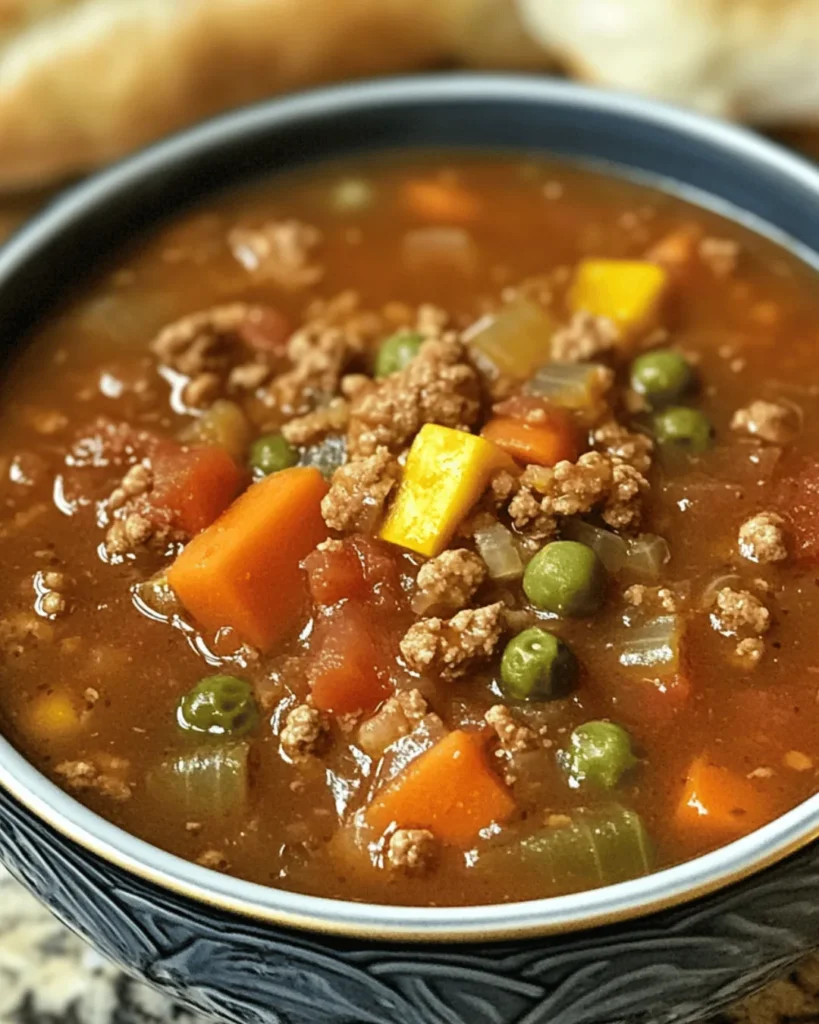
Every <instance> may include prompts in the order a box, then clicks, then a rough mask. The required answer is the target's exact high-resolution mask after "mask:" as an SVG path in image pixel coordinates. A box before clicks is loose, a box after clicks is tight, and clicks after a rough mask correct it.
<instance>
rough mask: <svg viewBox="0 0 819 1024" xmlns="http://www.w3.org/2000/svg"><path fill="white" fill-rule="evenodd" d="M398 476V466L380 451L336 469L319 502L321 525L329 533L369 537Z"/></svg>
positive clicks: (386, 454) (386, 451) (381, 449)
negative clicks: (364, 534)
mask: <svg viewBox="0 0 819 1024" xmlns="http://www.w3.org/2000/svg"><path fill="white" fill-rule="evenodd" d="M399 475H400V467H399V465H398V462H397V461H396V460H395V459H394V458H393V456H392V455H391V454H390V453H389V451H388V450H387V449H386V448H384V447H380V448H376V450H375V451H374V452H373V454H372V455H366V456H362V457H359V458H354V459H352V460H351V461H350V462H348V463H347V464H346V465H344V466H340V467H339V468H338V469H337V470H336V471H335V473H333V479H332V483H331V484H330V490H329V491H328V492H327V494H326V495H325V497H324V499H323V500H322V502H321V511H322V515H323V516H324V521H325V522H326V523H327V525H328V526H329V527H330V528H331V529H333V530H339V531H342V532H344V531H348V530H356V531H359V532H363V533H371V532H372V531H373V530H374V529H375V527H376V526H377V524H378V521H379V519H380V518H381V515H382V512H383V509H384V502H385V501H386V500H387V497H388V495H389V493H390V491H391V490H392V489H393V487H394V486H395V483H396V481H397V480H398V477H399Z"/></svg>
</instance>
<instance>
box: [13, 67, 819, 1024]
mask: <svg viewBox="0 0 819 1024" xmlns="http://www.w3.org/2000/svg"><path fill="white" fill-rule="evenodd" d="M723 134H724V133H723V132H722V130H721V129H720V127H719V126H717V125H711V124H710V123H709V122H707V121H703V120H701V119H693V120H692V119H691V118H689V117H688V116H687V115H683V114H680V113H677V112H674V111H671V110H666V109H664V108H661V107H658V106H656V105H652V104H640V103H634V102H620V101H618V100H617V99H616V98H611V97H605V96H602V95H601V94H598V93H595V92H593V91H588V90H582V89H577V88H573V87H571V86H566V85H555V84H553V83H544V82H538V81H536V80H531V81H527V80H525V79H517V80H510V79H496V80H492V79H489V78H486V77H484V78H478V77H469V76H465V77H460V78H457V77H443V76H442V77H440V78H437V79H426V81H425V82H424V83H423V84H418V82H417V81H414V82H412V83H410V82H404V83H399V84H388V85H379V84H376V85H371V86H366V87H353V88H347V89H339V90H329V91H326V92H323V93H319V94H316V95H315V96H313V97H309V98H308V99H306V100H291V101H287V102H285V103H279V104H268V105H263V106H261V107H259V108H255V109H252V110H250V111H246V112H242V113H239V114H234V115H230V116H228V117H227V118H223V119H220V120H218V121H216V122H213V123H212V124H210V125H206V126H204V127H202V128H199V129H196V130H194V131H193V132H191V133H187V134H186V135H184V136H181V137H180V138H178V139H176V140H172V141H171V142H169V143H165V144H163V145H161V146H159V147H156V148H154V149H153V150H151V151H148V152H147V153H145V154H141V155H140V156H138V157H136V158H133V159H131V160H129V161H126V162H124V163H123V164H122V165H120V166H119V167H117V168H115V169H113V170H112V171H109V172H106V173H105V174H103V175H102V176H100V177H98V178H97V179H95V180H94V181H93V182H92V183H91V184H90V185H84V186H82V187H81V188H80V189H79V190H78V191H76V192H75V193H73V194H72V195H70V196H69V197H68V198H67V199H64V200H62V201H61V202H60V203H59V204H58V205H57V207H56V208H55V209H54V210H53V211H51V212H48V211H47V212H46V214H45V215H43V216H42V217H41V218H39V220H37V221H35V222H34V224H33V225H32V226H30V227H29V228H27V229H26V230H25V231H24V232H23V233H22V234H21V235H20V236H19V237H18V238H17V239H16V241H15V244H14V246H13V247H12V248H11V249H10V250H7V252H13V258H5V260H4V258H3V255H2V254H1V253H0V325H2V336H1V337H0V344H2V345H3V346H4V347H3V353H5V354H8V353H9V352H10V351H12V350H13V348H14V343H16V342H17V340H18V339H21V338H22V337H23V336H24V335H25V333H26V332H27V331H28V330H29V329H30V328H31V327H32V326H33V325H34V324H35V323H36V321H37V319H38V318H39V317H40V316H41V315H42V314H43V313H44V312H45V311H46V308H47V306H48V301H46V297H48V300H51V301H53V300H55V299H56V298H57V297H58V296H59V294H60V293H61V291H62V290H63V289H64V288H66V287H68V286H70V285H72V284H73V283H75V282H77V281H81V280H82V279H83V277H84V275H85V274H86V273H87V272H88V270H89V269H90V268H91V267H92V266H93V265H94V264H95V263H97V262H98V261H99V260H100V258H102V257H103V256H104V255H105V254H106V253H107V252H109V251H111V250H112V249H114V248H115V247H116V246H118V245H121V244H122V242H123V241H124V240H125V239H127V238H131V237H133V236H134V235H135V234H136V233H138V232H139V231H142V230H143V229H149V228H150V227H151V226H152V225H153V224H155V223H156V222H157V221H158V220H160V219H161V218H162V217H164V216H166V215H168V214H170V213H173V212H177V211H178V210H179V209H180V208H182V207H183V206H184V205H186V204H189V203H192V202H195V201H196V200H198V199H200V198H202V197H203V196H205V195H207V194H208V193H211V192H213V191H214V190H215V189H217V188H223V187H227V186H229V185H231V184H234V183H237V182H239V181H242V180H247V179H248V178H249V177H252V176H255V175H260V174H267V173H270V172H271V171H276V170H279V169H284V168H289V167H293V166H296V165H298V164H300V163H304V162H309V161H313V160H316V159H323V158H326V157H328V156H337V155H341V154H344V153H350V152H354V151H358V150H364V149H367V150H369V149H374V148H385V147H401V146H407V145H423V146H427V147H435V146H447V147H449V146H466V147H483V148H487V147H490V148H495V149H498V148H509V149H513V150H517V151H526V150H532V151H537V150H540V151H542V150H549V151H552V152H555V153H558V154H562V155H565V156H569V157H574V158H580V159H583V160H595V161H608V162H612V163H615V164H618V165H621V166H625V167H626V168H628V169H629V170H630V171H631V172H635V171H636V172H638V173H641V174H646V175H648V176H649V177H654V178H656V177H658V176H659V177H662V178H666V179H673V182H676V183H677V185H680V186H682V187H683V188H689V189H694V190H699V191H701V192H703V193H706V194H707V195H706V196H705V198H704V201H705V202H707V203H712V204H714V203H715V204H716V205H717V206H720V205H721V204H726V203H728V204H733V205H734V206H735V207H738V208H740V209H741V210H743V211H745V212H746V214H750V215H751V216H752V218H760V219H762V220H764V221H765V222H766V225H767V226H763V230H766V231H768V232H769V233H772V234H774V235H775V234H776V232H777V231H778V232H781V233H784V234H785V235H787V236H789V240H788V242H787V244H789V245H790V246H791V247H792V248H794V249H795V250H797V251H798V252H800V254H801V255H802V256H803V257H804V258H805V259H807V260H809V261H811V262H813V263H814V264H816V263H817V262H818V261H817V257H816V250H817V248H819V202H818V201H817V198H818V197H819V185H817V179H816V177H815V176H811V174H809V173H807V171H805V172H804V173H803V172H800V170H799V167H798V165H796V164H795V163H794V162H793V161H791V162H790V165H789V166H790V172H788V173H785V172H782V171H781V169H780V168H779V167H778V165H777V157H776V153H775V151H773V150H771V149H770V148H768V149H767V150H766V155H765V156H764V157H763V156H759V155H758V153H757V148H756V145H755V143H754V142H753V140H752V139H751V138H750V137H748V136H742V135H741V134H734V135H732V137H731V140H730V141H729V142H726V140H725V138H724V137H723ZM671 187H676V186H674V185H672V186H671ZM63 799H66V798H63ZM0 858H2V860H3V861H4V863H6V864H7V866H8V867H9V868H10V870H11V871H12V872H13V873H14V874H15V875H16V876H17V877H18V878H19V879H20V880H21V881H22V882H23V883H24V884H25V885H26V886H27V887H28V888H29V889H31V890H32V891H33V892H34V893H35V894H36V895H37V896H39V898H40V899H42V900H43V902H44V903H46V904H47V905H48V906H49V907H50V908H51V909H52V910H53V911H54V912H55V913H56V914H57V916H58V917H59V918H60V919H61V920H62V921H64V922H65V923H66V924H67V925H69V927H71V928H72V929H74V930H75V931H77V932H78V933H79V934H80V935H82V936H84V937H85V938H87V939H88V940H89V941H90V942H92V943H93V944H94V945H95V946H97V947H98V948H99V949H100V950H101V951H102V952H103V953H105V954H106V955H108V956H109V957H111V958H112V959H113V960H114V961H116V962H117V963H119V964H120V965H122V966H123V967H124V968H126V969H127V970H129V971H130V972H132V973H133V974H135V975H137V976H139V977H142V978H144V979H145V980H147V981H148V982H150V983H151V984H153V985H155V986H156V987H158V988H160V989H162V990H164V991H165V992H166V993H167V994H168V995H170V996H173V997H175V998H177V999H178V1000H180V1001H184V1002H187V1003H188V1004H190V1005H192V1006H194V1007H196V1008H197V1009H199V1010H200V1011H202V1012H204V1013H206V1014H212V1015H214V1016H216V1017H218V1018H221V1019H223V1020H226V1021H231V1022H236V1024H240V1022H241V1024H253V1022H258V1024H688V1022H694V1021H697V1020H701V1019H702V1018H703V1017H704V1016H706V1015H707V1014H710V1013H712V1012H714V1011H715V1010H717V1009H719V1008H720V1007H722V1006H724V1005H726V1004H728V1003H730V1002H732V1001H734V1000H735V999H737V998H739V997H740V996H742V995H744V994H745V993H747V992H748V991H751V990H752V989H754V988H756V987H759V986H761V985H762V984H763V983H764V982H765V981H766V980H768V979H769V978H770V977H772V976H773V975H775V974H779V973H781V972H783V971H785V970H786V969H787V968H788V967H789V966H790V965H792V964H793V963H795V962H796V961H797V960H798V959H799V958H800V957H801V956H803V955H804V954H805V953H807V952H809V951H811V950H814V949H816V948H819V848H817V846H815V845H814V846H811V847H808V848H806V849H804V850H802V851H801V852H800V853H798V854H796V855H794V856H792V857H791V858H789V859H788V860H786V861H783V862H782V863H780V864H779V865H778V866H776V867H773V868H769V869H767V870H766V871H764V872H762V873H759V874H757V875H755V876H753V877H752V878H750V879H748V880H745V881H743V882H741V883H739V884H735V885H733V886H731V887H730V888H728V889H724V890H722V891H721V892H719V893H717V894H715V895H712V896H709V897H707V898H705V899H701V900H699V901H697V902H695V903H691V904H688V905H686V906H684V907H681V908H679V909H676V910H673V911H665V912H663V913H660V914H655V915H652V916H651V917H644V918H642V919H640V920H634V921H632V922H631V923H627V924H621V925H617V926H614V927H607V928H596V929H593V930H587V931H585V932H577V933H574V934H571V935H566V936H555V937H551V938H540V939H526V940H522V939H521V940H514V941H505V942H494V943H491V944H485V945H478V944H475V943H472V944H469V945H455V944H450V945H446V944H442V943H438V944H431V943H428V944H425V945H418V944H414V945H410V944H403V945H401V944H399V943H397V942H391V943H386V942H385V943H378V942H376V941H375V940H352V939H343V938H330V937H326V936H322V935H319V934H308V933H306V932H299V931H289V930H286V929H284V928H282V927H277V926H273V925H270V924H265V923H261V922H254V921H253V920H252V919H250V918H242V917H239V916H236V915H231V914H229V913H227V912H224V911H220V910H217V909H214V908H213V907H211V906H208V905H206V904H204V903H200V902H198V901H195V900H193V899H190V898H188V897H186V896H184V895H180V894H178V893H176V892H174V891H170V890H164V889H160V888H158V887H157V886H155V885H154V884H152V883H150V882H147V881H144V880H143V879H142V878H140V877H137V875H135V874H132V873H130V872H128V871H127V870H125V869H123V868H121V867H118V866H115V865H114V864H111V863H108V862H107V861H104V860H102V859H101V858H100V857H98V856H96V855H94V854H92V853H90V852H89V851H88V850H87V849H85V848H84V847H82V846H80V845H78V844H77V843H75V842H74V841H73V840H70V839H68V838H66V837H65V836H63V835H61V834H60V833H58V832H57V831H55V830H54V829H53V828H52V827H50V826H48V825H46V824H44V823H43V822H42V821H41V820H39V819H38V818H37V816H36V815H35V814H34V813H33V812H32V811H31V810H29V809H27V808H25V807H24V806H23V805H22V804H21V803H19V802H18V801H17V800H15V799H14V798H13V797H12V796H10V795H9V794H7V793H5V792H4V791H2V790H0ZM396 914H397V915H400V911H396Z"/></svg>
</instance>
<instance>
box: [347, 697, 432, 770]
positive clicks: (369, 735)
mask: <svg viewBox="0 0 819 1024" xmlns="http://www.w3.org/2000/svg"><path fill="white" fill-rule="evenodd" d="M426 713H427V702H426V698H425V697H424V695H423V694H422V693H421V691H420V690H399V691H398V692H397V693H396V694H395V696H394V697H389V698H388V699H387V700H385V701H384V703H383V704H382V705H381V707H380V708H379V709H378V711H376V713H375V714H374V715H373V716H372V717H371V718H368V719H367V720H366V721H365V722H362V723H361V726H360V727H359V730H358V745H359V746H360V747H361V749H362V750H363V751H364V753H365V754H368V755H369V756H370V757H374V758H377V757H381V756H382V755H383V753H384V751H385V750H386V749H387V747H389V746H390V745H391V744H393V743H395V742H396V740H400V739H401V737H402V736H406V735H408V734H409V733H411V732H412V731H413V729H415V727H416V726H417V725H418V723H419V722H420V721H421V719H422V718H423V717H424V716H425V715H426Z"/></svg>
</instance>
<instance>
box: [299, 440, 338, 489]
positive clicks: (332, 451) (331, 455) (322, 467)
mask: <svg viewBox="0 0 819 1024" xmlns="http://www.w3.org/2000/svg"><path fill="white" fill-rule="evenodd" d="M346 461H347V438H346V437H344V436H343V435H340V434H331V435H330V436H329V437H325V438H324V440H323V441H319V443H318V444H311V445H308V446H307V447H306V448H305V449H304V450H303V451H302V453H301V456H300V458H299V465H300V466H315V468H316V469H317V470H318V471H319V472H320V473H321V474H322V476H324V477H326V478H327V479H328V480H329V478H330V477H331V476H332V475H333V473H335V471H336V470H337V469H338V467H339V466H343V465H344V463H345V462H346Z"/></svg>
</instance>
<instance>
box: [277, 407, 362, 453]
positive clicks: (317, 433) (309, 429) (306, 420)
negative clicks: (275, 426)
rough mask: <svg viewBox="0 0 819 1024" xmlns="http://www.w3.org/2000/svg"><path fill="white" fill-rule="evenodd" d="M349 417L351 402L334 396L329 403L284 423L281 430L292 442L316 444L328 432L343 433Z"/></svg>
mask: <svg viewBox="0 0 819 1024" xmlns="http://www.w3.org/2000/svg"><path fill="white" fill-rule="evenodd" d="M349 418H350V406H349V404H348V403H347V402H346V401H345V399H343V398H333V399H331V400H330V401H329V402H328V403H327V405H323V406H320V407H319V408H318V409H314V410H313V412H308V413H305V415H304V416H297V417H296V418H295V419H292V420H290V421H288V422H287V423H285V424H283V425H282V429H281V432H282V434H283V436H284V437H285V439H286V440H287V441H289V442H290V444H295V445H302V444H315V443H316V442H317V441H322V440H324V438H325V437H327V435H328V434H343V433H344V431H345V430H346V429H347V423H348V421H349Z"/></svg>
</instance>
